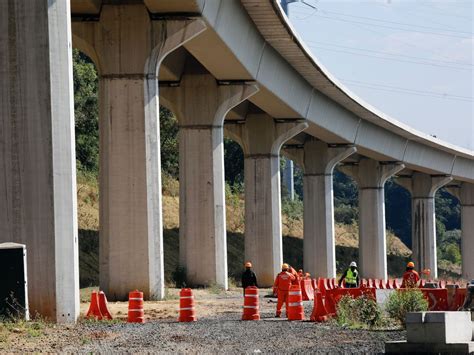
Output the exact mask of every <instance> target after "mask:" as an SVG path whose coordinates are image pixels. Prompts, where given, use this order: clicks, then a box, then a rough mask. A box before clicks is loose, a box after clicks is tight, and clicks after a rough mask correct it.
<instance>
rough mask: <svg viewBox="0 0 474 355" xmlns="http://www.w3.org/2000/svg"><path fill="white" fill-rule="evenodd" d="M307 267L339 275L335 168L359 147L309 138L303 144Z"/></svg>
mask: <svg viewBox="0 0 474 355" xmlns="http://www.w3.org/2000/svg"><path fill="white" fill-rule="evenodd" d="M302 151H303V165H302V166H303V169H304V175H303V189H304V193H303V203H304V239H303V242H304V244H303V245H304V247H303V261H304V269H305V271H308V272H310V273H311V275H315V276H319V277H328V278H334V277H336V241H335V234H334V192H333V171H334V167H335V166H336V165H337V163H339V162H340V161H341V160H343V159H345V158H347V157H349V156H350V155H352V154H353V153H355V152H356V151H357V149H356V148H355V147H347V146H339V147H338V146H335V147H331V146H328V144H326V143H324V142H321V141H317V140H316V139H311V138H310V139H308V140H307V141H306V142H305V144H304V148H303V150H302Z"/></svg>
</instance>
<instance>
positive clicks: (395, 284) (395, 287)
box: [392, 279, 400, 290]
mask: <svg viewBox="0 0 474 355" xmlns="http://www.w3.org/2000/svg"><path fill="white" fill-rule="evenodd" d="M392 288H393V289H394V290H398V289H399V288H400V285H399V284H398V280H397V279H393V283H392Z"/></svg>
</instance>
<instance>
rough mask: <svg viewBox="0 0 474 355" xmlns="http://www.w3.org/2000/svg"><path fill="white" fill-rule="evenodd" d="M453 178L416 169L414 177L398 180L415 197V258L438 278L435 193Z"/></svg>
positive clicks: (413, 242)
mask: <svg viewBox="0 0 474 355" xmlns="http://www.w3.org/2000/svg"><path fill="white" fill-rule="evenodd" d="M451 180H452V178H451V177H449V176H431V175H428V174H424V173H419V172H414V173H413V175H412V176H411V177H399V178H397V179H396V180H395V181H396V182H397V183H398V184H400V185H401V186H403V187H405V188H406V189H407V190H408V191H409V192H410V193H411V198H412V242H411V244H412V248H411V249H412V252H413V256H412V259H413V261H414V262H415V266H416V267H417V269H419V270H424V269H430V270H431V278H434V279H436V278H437V277H438V258H437V253H436V217H435V195H436V191H438V190H439V189H440V188H441V187H443V186H444V185H446V184H447V183H448V182H450V181H451Z"/></svg>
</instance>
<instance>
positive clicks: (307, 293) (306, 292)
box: [300, 279, 314, 301]
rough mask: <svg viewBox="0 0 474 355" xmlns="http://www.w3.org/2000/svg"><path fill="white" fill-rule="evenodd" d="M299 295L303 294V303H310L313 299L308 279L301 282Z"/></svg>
mask: <svg viewBox="0 0 474 355" xmlns="http://www.w3.org/2000/svg"><path fill="white" fill-rule="evenodd" d="M300 284H301V293H302V294H303V301H312V300H313V299H314V290H313V285H312V284H311V280H310V279H304V280H301V283H300Z"/></svg>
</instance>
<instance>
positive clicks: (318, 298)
mask: <svg viewBox="0 0 474 355" xmlns="http://www.w3.org/2000/svg"><path fill="white" fill-rule="evenodd" d="M310 320H311V321H312V322H325V321H327V320H328V311H327V310H326V307H324V304H323V296H322V295H321V292H319V291H315V292H314V307H313V312H312V313H311V317H310Z"/></svg>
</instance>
